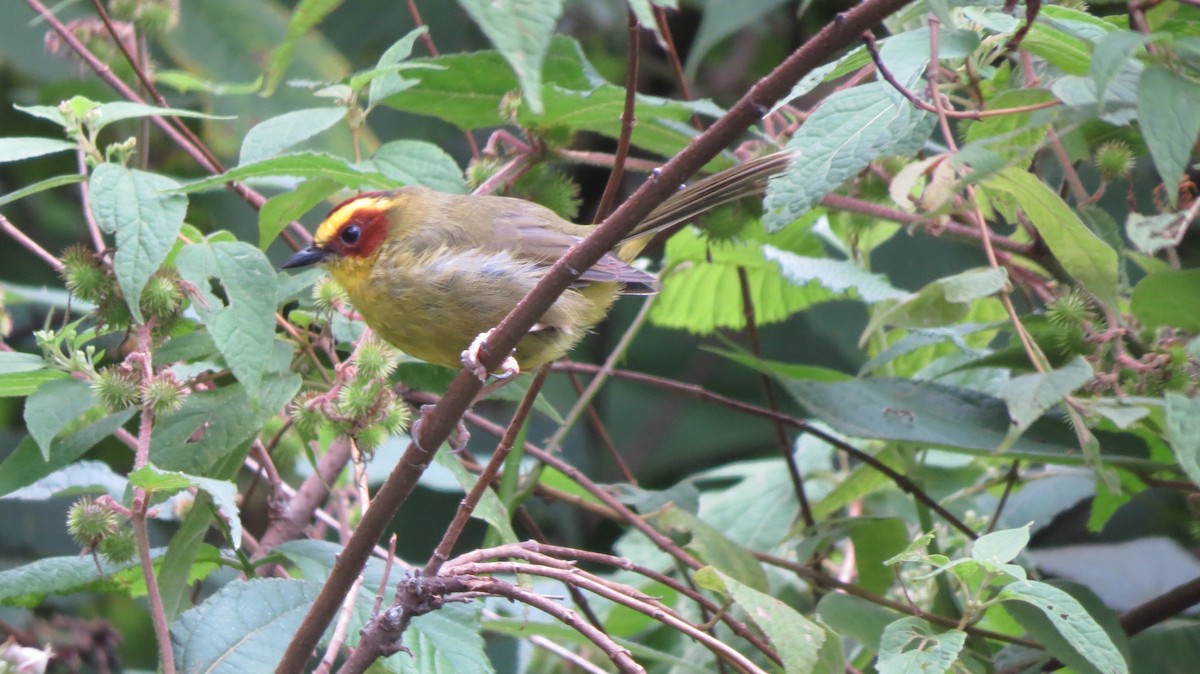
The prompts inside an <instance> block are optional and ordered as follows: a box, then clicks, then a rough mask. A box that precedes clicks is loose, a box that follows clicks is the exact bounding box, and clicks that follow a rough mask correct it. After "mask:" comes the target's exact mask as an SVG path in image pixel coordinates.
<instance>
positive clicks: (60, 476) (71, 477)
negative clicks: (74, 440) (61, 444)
mask: <svg viewBox="0 0 1200 674" xmlns="http://www.w3.org/2000/svg"><path fill="white" fill-rule="evenodd" d="M128 486H129V481H128V480H126V479H125V478H124V477H122V476H120V475H117V474H116V473H114V472H113V469H112V468H110V467H109V465H108V464H107V463H104V462H101V461H76V462H74V463H70V464H67V465H66V466H63V467H62V468H60V469H58V470H56V471H54V472H53V473H50V474H49V475H47V476H46V477H43V478H42V479H40V480H38V481H37V482H34V483H33V484H31V485H29V486H28V487H22V488H20V489H18V490H16V491H14V492H13V493H11V494H8V495H6V496H4V497H3V498H6V499H12V500H15V501H46V500H49V499H52V498H62V497H65V496H77V495H80V494H108V495H109V496H111V497H113V498H115V499H117V500H120V499H122V498H124V496H125V489H126V488H127V487H128Z"/></svg>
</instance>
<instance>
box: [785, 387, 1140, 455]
mask: <svg viewBox="0 0 1200 674" xmlns="http://www.w3.org/2000/svg"><path fill="white" fill-rule="evenodd" d="M785 386H786V388H787V390H788V391H789V392H790V393H791V394H792V395H793V396H795V398H796V399H797V400H798V401H799V402H800V403H801V404H802V405H804V407H805V408H807V409H808V411H809V412H810V413H812V414H814V415H816V416H817V417H819V418H820V419H821V420H823V421H824V422H825V423H827V424H829V425H830V426H832V427H833V428H834V430H836V431H838V432H840V433H842V434H844V435H848V436H850V437H857V438H878V439H886V440H891V441H895V442H913V443H917V444H918V445H923V446H934V447H944V448H946V449H955V450H962V451H967V452H969V453H976V452H981V453H984V454H985V455H988V456H990V455H992V453H993V452H994V451H995V450H996V449H997V448H998V447H1001V446H1002V444H1003V443H1004V442H1005V441H1006V439H1007V436H1008V430H1009V427H1010V421H1009V416H1008V408H1007V406H1006V405H1005V404H1004V401H1003V400H1000V399H999V398H995V397H993V396H989V395H987V394H984V393H980V392H978V391H973V390H970V389H964V388H956V387H953V386H946V385H944V384H939V383H936V382H928V381H913V380H908V379H889V378H872V379H857V380H853V381H844V382H829V383H824V382H813V381H789V382H786V383H785ZM1097 434H1098V435H1099V436H1102V437H1103V439H1104V440H1103V442H1104V449H1105V461H1106V462H1109V461H1111V462H1112V463H1114V464H1119V465H1138V464H1144V462H1145V461H1147V458H1146V457H1147V456H1148V452H1147V449H1146V446H1145V445H1144V444H1143V443H1142V442H1141V441H1140V440H1139V439H1137V438H1135V437H1134V436H1131V435H1130V434H1115V433H1114V434H1110V433H1102V432H1097ZM1007 451H1008V455H1009V456H1011V457H1029V458H1036V460H1041V461H1051V462H1054V463H1069V464H1078V463H1081V462H1083V460H1084V459H1083V457H1082V456H1080V454H1079V442H1078V439H1077V438H1076V436H1075V434H1074V432H1073V431H1072V430H1071V429H1070V428H1069V427H1068V426H1067V425H1066V424H1065V423H1063V422H1062V421H1061V420H1059V419H1058V418H1056V417H1051V416H1047V417H1043V418H1041V419H1039V420H1037V421H1036V422H1034V424H1033V425H1032V426H1030V428H1029V429H1028V430H1027V431H1026V432H1025V433H1024V434H1023V435H1021V437H1020V438H1018V439H1017V440H1016V441H1015V442H1014V443H1013V444H1012V445H1011V447H1009V448H1008V450H1007Z"/></svg>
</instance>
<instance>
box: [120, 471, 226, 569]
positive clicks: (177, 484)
mask: <svg viewBox="0 0 1200 674" xmlns="http://www.w3.org/2000/svg"><path fill="white" fill-rule="evenodd" d="M129 483H130V484H132V485H133V486H135V487H141V488H143V489H145V490H146V491H147V492H156V491H157V492H166V493H169V494H173V493H175V492H177V491H180V490H183V489H188V488H191V487H195V488H196V489H199V490H200V491H202V492H204V493H206V494H208V496H209V498H211V499H212V503H213V505H214V506H215V507H216V509H217V514H218V515H220V517H221V519H223V520H225V523H226V524H227V525H228V526H229V543H230V545H232V546H233V547H234V548H235V549H236V548H239V547H241V545H242V518H241V516H240V515H239V513H238V507H237V497H238V491H237V485H235V484H234V483H232V482H229V481H226V480H214V479H212V478H207V477H200V476H198V475H188V474H187V473H183V472H180V471H171V470H162V469H159V468H156V467H154V466H153V465H152V464H146V465H145V466H142V467H141V468H139V469H137V470H135V471H133V472H132V473H130V474H129Z"/></svg>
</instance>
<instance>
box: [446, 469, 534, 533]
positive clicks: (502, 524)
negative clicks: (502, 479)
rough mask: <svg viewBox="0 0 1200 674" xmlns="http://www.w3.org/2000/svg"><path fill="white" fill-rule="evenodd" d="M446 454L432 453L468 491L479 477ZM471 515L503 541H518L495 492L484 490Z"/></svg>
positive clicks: (510, 521)
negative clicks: (487, 525) (489, 527)
mask: <svg viewBox="0 0 1200 674" xmlns="http://www.w3.org/2000/svg"><path fill="white" fill-rule="evenodd" d="M447 454H448V452H438V453H437V454H435V455H434V457H433V460H434V461H436V462H437V464H438V465H439V466H441V467H442V468H445V469H446V470H448V471H450V474H451V475H453V476H454V479H455V480H457V481H458V485H459V486H460V487H462V489H463V492H467V491H470V490H471V488H472V487H473V486H475V483H476V482H477V481H478V479H479V478H478V477H477V476H476V475H474V474H472V473H471V472H470V471H468V470H467V469H466V467H464V466H463V465H462V462H461V461H459V460H458V459H456V458H453V457H447ZM440 457H446V458H440ZM471 516H472V517H477V518H479V519H481V520H483V521H484V522H487V523H488V524H489V525H491V527H492V528H493V529H495V530H496V532H497V533H498V534H499V535H500V539H501V540H502V541H503V542H505V543H516V542H517V541H518V538H517V532H516V531H514V530H513V528H512V516H511V515H509V513H508V508H506V507H505V506H504V503H502V502H501V501H500V497H499V496H498V495H497V494H496V492H494V491H492V490H490V489H487V490H484V493H483V496H482V497H481V498H480V499H479V503H478V504H477V505H476V506H475V510H474V511H473V512H472V513H471Z"/></svg>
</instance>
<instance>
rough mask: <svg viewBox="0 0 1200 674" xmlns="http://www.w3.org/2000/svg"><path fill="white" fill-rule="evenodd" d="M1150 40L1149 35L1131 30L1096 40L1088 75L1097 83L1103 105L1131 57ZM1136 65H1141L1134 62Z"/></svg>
mask: <svg viewBox="0 0 1200 674" xmlns="http://www.w3.org/2000/svg"><path fill="white" fill-rule="evenodd" d="M1148 38H1149V36H1147V35H1143V34H1141V33H1135V32H1133V31H1130V30H1114V31H1113V32H1111V33H1107V34H1106V35H1104V36H1103V37H1101V38H1100V39H1099V40H1096V48H1095V50H1094V51H1093V52H1092V64H1091V67H1090V68H1089V70H1088V74H1089V75H1090V76H1091V78H1092V80H1093V81H1094V82H1095V83H1096V100H1097V101H1101V104H1103V101H1104V96H1105V94H1106V93H1107V91H1106V90H1107V89H1108V85H1109V83H1110V82H1112V80H1113V78H1114V77H1116V76H1117V74H1118V73H1120V72H1121V69H1122V68H1124V67H1125V65H1126V64H1127V63H1130V57H1131V56H1133V53H1134V52H1135V51H1137V50H1138V49H1139V48H1140V47H1141V46H1142V45H1143V44H1144V43H1145V42H1146V40H1147V39H1148ZM1134 63H1139V65H1140V62H1137V61H1134Z"/></svg>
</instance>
